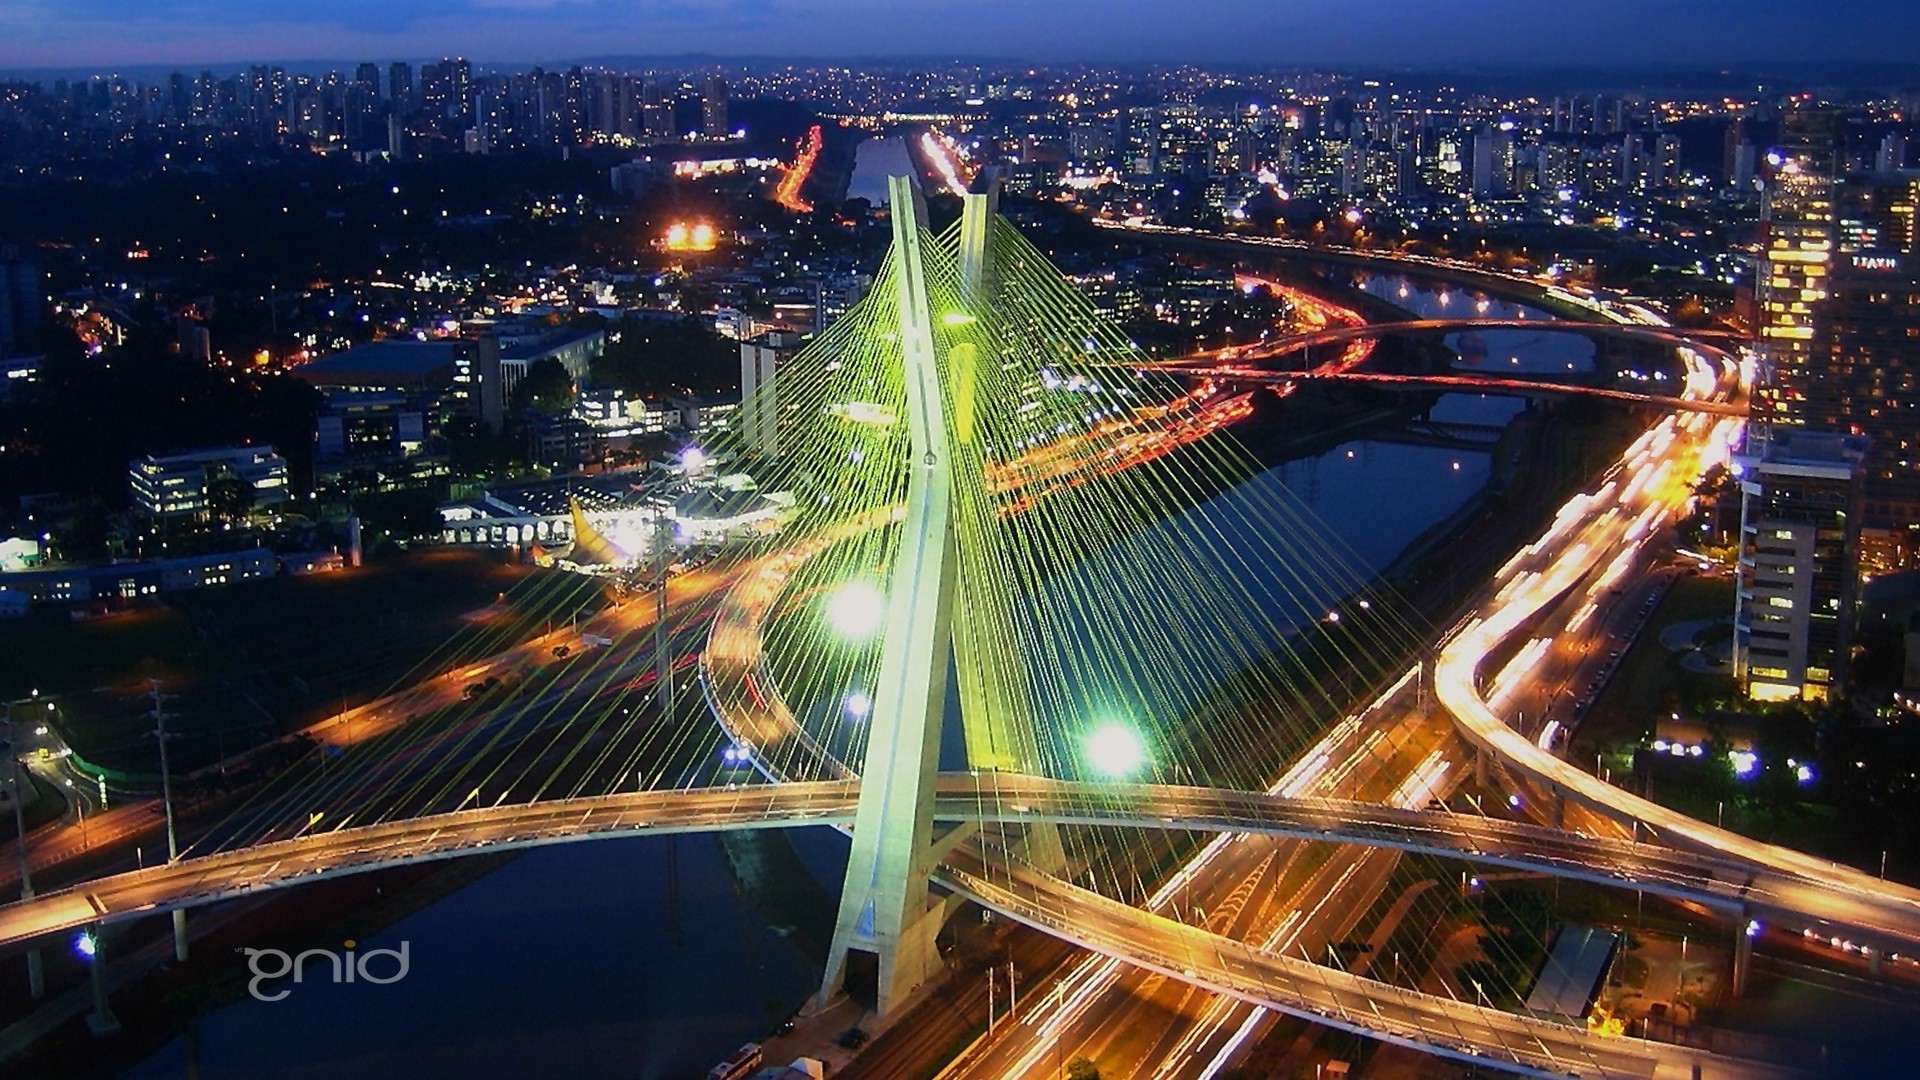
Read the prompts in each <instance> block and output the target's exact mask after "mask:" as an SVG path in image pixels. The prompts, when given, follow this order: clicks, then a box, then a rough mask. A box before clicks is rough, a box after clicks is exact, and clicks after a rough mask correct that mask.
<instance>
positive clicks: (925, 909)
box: [820, 176, 958, 1013]
mask: <svg viewBox="0 0 1920 1080" xmlns="http://www.w3.org/2000/svg"><path fill="white" fill-rule="evenodd" d="M888 188H889V194H890V195H891V198H892V204H891V212H892V217H893V252H892V256H891V258H892V263H893V279H894V288H895V290H896V295H897V303H898V306H899V320H900V324H899V328H900V347H901V353H902V360H903V363H904V366H905V374H906V411H907V421H908V430H909V437H910V445H911V451H910V452H911V454H912V464H911V472H910V475H909V480H908V486H907V509H906V518H905V520H904V521H903V523H902V526H901V534H900V537H901V538H900V549H899V553H898V554H897V556H896V557H895V561H894V566H893V571H892V577H891V580H890V581H889V583H888V595H887V621H886V638H885V641H884V642H883V644H882V646H881V653H880V672H879V677H878V679H877V681H876V683H875V686H874V692H873V713H872V719H871V720H870V728H869V733H868V737H867V753H866V760H865V762H864V764H863V765H862V766H861V770H860V773H861V778H862V780H861V787H860V801H859V805H858V808H857V810H856V811H855V816H854V828H853V847H852V851H851V852H850V854H849V856H848V862H847V877H846V882H845V884H844V885H843V886H842V889H841V893H840V912H839V917H838V919H837V920H836V922H835V925H834V932H833V945H832V947H831V949H830V950H829V951H828V954H827V967H826V973H825V977H824V979H823V980H822V982H821V988H820V1003H821V1004H822V1005H824V1004H825V1003H826V1002H827V1001H828V1000H829V999H831V998H832V997H833V995H835V994H836V993H838V992H839V991H840V989H841V987H842V985H843V984H844V982H845V979H846V964H847V954H848V952H849V950H858V951H861V952H867V953H872V954H874V955H875V956H877V957H878V959H879V993H878V999H877V1001H876V1003H875V1008H876V1009H877V1010H878V1011H879V1012H881V1013H886V1012H888V1011H890V1010H891V1009H893V1008H894V1007H895V1006H897V1005H898V1004H900V1002H901V1001H902V1000H903V999H904V998H905V996H906V995H907V994H908V993H909V992H910V991H912V990H913V988H914V987H916V986H919V985H920V984H922V983H924V982H926V981H927V980H928V979H929V978H931V977H932V975H933V974H934V972H935V970H936V969H937V966H938V964H939V954H938V953H937V952H936V951H935V949H934V940H933V939H934V935H935V934H936V933H937V932H938V931H939V921H938V919H937V917H936V916H935V913H934V911H933V910H932V909H931V906H930V903H929V896H928V892H927V879H928V876H929V875H930V874H931V872H932V870H933V863H934V858H933V794H934V777H935V774H936V772H937V770H938V767H939V756H940V726H941V715H942V712H943V710H944V709H945V707H946V684H947V666H948V663H949V662H950V660H951V657H952V648H953V628H952V614H953V594H954V581H955V570H956V563H957V561H958V560H957V559H956V558H955V556H954V531H953V520H952V511H953V506H952V503H953V487H954V485H953V475H952V464H951V462H950V461H949V460H948V456H949V451H950V449H951V446H950V439H949V436H948V431H947V417H946V408H945V405H944V403H943V401H942V398H941V390H940V380H939V372H938V357H937V355H936V353H935V346H934V336H933V313H932V311H931V308H930V305H929V301H928V292H927V275H926V267H925V264H924V262H923V259H924V257H925V253H926V248H927V233H926V231H925V227H924V225H923V222H924V220H925V217H926V207H925V204H924V202H923V201H922V199H921V196H920V191H919V186H918V184H917V183H916V182H915V180H914V179H913V178H912V177H905V176H896V177H891V178H889V179H888Z"/></svg>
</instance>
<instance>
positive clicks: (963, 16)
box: [0, 0, 1920, 71]
mask: <svg viewBox="0 0 1920 1080" xmlns="http://www.w3.org/2000/svg"><path fill="white" fill-rule="evenodd" d="M1916 36H1920V3H1915V2H1914V0H1837V2H1834V0H1829V2H1821V0H1585V2H1576V3H1540V2H1537V0H1479V2H1468V3H1445V2H1442V0H1291V2H1276V0H1177V2H1167V0H325V2H308V3H299V2H294V0H0V70H14V71H17V70H23V69H32V68H43V67H107V66H111V65H115V64H129V65H130V64H183V65H191V64H198V63H232V62H241V61H253V60H282V61H285V60H313V59H324V60H339V61H353V60H360V59H371V60H380V59H391V58H409V59H411V58H421V57H430V56H440V55H443V54H445V55H464V56H467V57H469V58H471V59H474V60H476V61H481V62H485V61H499V62H513V63H526V62H541V61H545V62H552V61H556V60H565V59H569V58H574V57H583V56H607V55H661V54H672V53H711V54H715V55H719V56H740V55H748V54H752V55H772V56H796V57H824V58H841V59H845V58H853V57H870V56H878V55H915V56H933V55H946V54H960V55H969V56H991V57H1019V58H1030V59H1035V60H1113V61H1214V62H1265V63H1274V64H1293V63H1303V64H1305V63H1327V64H1338V63H1359V64H1369V65H1413V66H1424V67H1445V66H1452V65H1486V64H1494V65H1516V66H1542V65H1552V64H1596V65H1614V64H1637V63H1658V64H1666V63H1681V64H1716V63H1733V62H1743V61H1754V60H1761V61H1766V60H1792V59H1802V60H1883V61H1885V60H1894V61H1906V60H1910V59H1912V58H1913V55H1914V54H1913V41H1914V40H1915V38H1916Z"/></svg>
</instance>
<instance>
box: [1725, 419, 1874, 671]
mask: <svg viewBox="0 0 1920 1080" xmlns="http://www.w3.org/2000/svg"><path fill="white" fill-rule="evenodd" d="M1866 443H1867V441H1866V439H1864V438H1862V437H1860V436H1857V435H1838V434H1833V433H1829V432H1819V431H1812V430H1808V429H1804V428H1802V429H1792V428H1780V429H1777V430H1775V431H1773V432H1772V434H1771V437H1769V436H1767V435H1766V434H1765V433H1763V432H1761V431H1758V430H1756V431H1755V432H1754V434H1753V435H1752V436H1751V437H1750V441H1749V442H1748V444H1747V446H1746V447H1745V449H1744V450H1743V451H1742V452H1741V453H1739V454H1737V455H1736V456H1735V458H1734V466H1733V468H1734V474H1735V475H1736V476H1738V477H1739V479H1740V561H1739V565H1738V567H1737V570H1736V573H1737V578H1736V588H1735V599H1734V635H1733V644H1734V648H1733V670H1734V677H1735V678H1736V679H1738V680H1739V682H1740V686H1741V689H1742V690H1743V691H1744V692H1745V693H1746V694H1748V695H1749V696H1751V697H1754V698H1757V699H1761V700H1771V701H1781V700H1788V699H1793V698H1804V699H1806V700H1809V701H1824V700H1826V699H1827V698H1828V697H1830V696H1837V695H1839V694H1842V693H1844V691H1845V685H1846V667H1847V650H1848V648H1849V647H1850V645H1851V642H1852V627H1853V607H1854V597H1855V593H1856V592H1857V587H1858V583H1859V569H1858V568H1859V547H1860V512H1859V511H1860V503H1861V478H1862V472H1863V468H1862V466H1863V462H1864V459H1865V456H1866Z"/></svg>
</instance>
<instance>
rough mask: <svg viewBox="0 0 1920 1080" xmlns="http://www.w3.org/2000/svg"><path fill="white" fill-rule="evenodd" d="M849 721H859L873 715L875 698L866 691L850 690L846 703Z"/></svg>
mask: <svg viewBox="0 0 1920 1080" xmlns="http://www.w3.org/2000/svg"><path fill="white" fill-rule="evenodd" d="M844 707H845V709H846V713H847V719H849V720H854V721H859V720H865V719H866V718H867V717H869V716H872V715H873V698H872V697H870V696H868V694H867V692H866V691H864V690H849V691H848V692H847V699H846V702H845V706H844Z"/></svg>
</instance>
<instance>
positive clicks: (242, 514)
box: [207, 470, 253, 525]
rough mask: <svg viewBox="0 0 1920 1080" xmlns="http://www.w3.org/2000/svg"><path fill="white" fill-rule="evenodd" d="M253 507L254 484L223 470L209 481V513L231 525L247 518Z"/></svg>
mask: <svg viewBox="0 0 1920 1080" xmlns="http://www.w3.org/2000/svg"><path fill="white" fill-rule="evenodd" d="M252 509H253V485H252V484H249V483H247V482H246V481H245V480H242V479H241V478H239V477H238V476H235V475H233V473H232V472H229V471H226V470H222V471H221V473H220V475H218V476H216V477H214V478H213V479H211V480H209V481H207V513H209V514H210V515H212V516H213V518H214V519H215V520H218V521H224V522H226V523H227V524H229V525H231V524H234V523H236V522H239V521H244V520H245V519H246V516H247V513H248V511H250V510H252Z"/></svg>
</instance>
